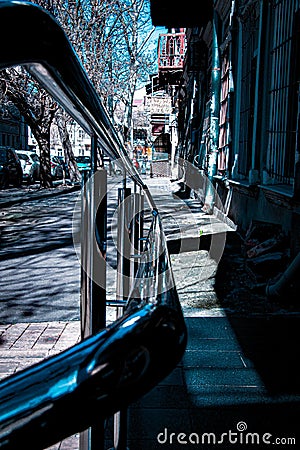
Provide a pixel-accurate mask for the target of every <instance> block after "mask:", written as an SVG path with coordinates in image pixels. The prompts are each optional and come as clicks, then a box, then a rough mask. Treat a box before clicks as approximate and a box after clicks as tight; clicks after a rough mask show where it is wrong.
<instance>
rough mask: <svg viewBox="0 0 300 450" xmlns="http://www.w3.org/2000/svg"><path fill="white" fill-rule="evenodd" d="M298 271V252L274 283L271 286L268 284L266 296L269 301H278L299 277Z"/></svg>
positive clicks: (299, 261)
mask: <svg viewBox="0 0 300 450" xmlns="http://www.w3.org/2000/svg"><path fill="white" fill-rule="evenodd" d="M299 271H300V252H299V253H298V255H297V256H296V257H295V259H294V260H293V261H292V262H291V264H290V265H289V267H288V268H287V269H286V271H285V272H284V273H283V274H282V275H281V277H280V278H279V280H278V281H276V283H274V284H271V283H270V282H269V283H268V285H267V287H266V295H267V297H269V298H270V299H274V300H276V299H277V300H278V299H279V298H280V297H282V295H283V294H284V292H285V291H286V289H287V288H288V287H289V286H290V285H291V284H292V282H293V281H295V280H296V279H297V277H299Z"/></svg>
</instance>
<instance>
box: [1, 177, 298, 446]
mask: <svg viewBox="0 0 300 450" xmlns="http://www.w3.org/2000/svg"><path fill="white" fill-rule="evenodd" d="M146 182H147V184H148V185H149V188H150V190H151V192H152V194H153V196H154V199H155V201H156V203H157V205H158V209H159V210H160V211H161V216H162V221H163V226H164V230H165V232H166V235H167V236H168V240H169V242H170V241H171V243H172V245H173V248H175V249H176V253H175V254H172V255H171V261H172V266H173V271H174V277H175V281H176V286H177V290H178V294H179V298H180V301H181V304H182V307H183V312H184V315H185V317H186V323H187V327H188V346H187V350H186V353H185V355H184V358H183V360H182V362H181V363H180V364H179V365H178V367H177V368H176V369H175V370H174V371H173V372H172V373H171V374H170V376H169V377H168V378H167V379H165V380H163V382H162V383H160V385H159V386H157V387H156V388H154V389H153V390H152V391H151V392H150V393H148V394H147V395H146V396H144V397H143V398H142V399H140V400H139V401H138V402H136V403H135V404H133V405H131V407H130V409H129V443H128V446H129V448H130V450H153V449H157V448H166V449H169V448H173V449H176V450H177V449H180V448H181V447H182V446H183V448H186V449H192V448H201V449H211V448H212V446H213V442H211V443H208V442H207V439H208V438H209V439H211V440H213V439H215V438H216V439H220V436H221V434H222V433H227V438H228V433H229V430H232V433H237V432H240V433H239V439H242V437H243V436H242V434H241V433H242V431H243V429H244V430H246V428H247V429H248V431H249V432H251V433H257V434H259V438H261V436H262V435H263V434H264V433H271V434H272V439H273V440H274V439H275V438H284V437H285V438H293V437H294V436H295V435H296V433H297V432H298V417H299V412H300V411H299V405H300V389H299V379H300V377H299V375H300V374H299V369H298V367H297V364H296V362H297V360H298V359H299V350H298V347H299V345H298V340H299V338H298V329H299V314H291V315H286V314H265V315H264V314H253V315H250V316H249V315H246V316H245V315H244V316H243V315H240V314H235V313H234V311H232V312H230V310H228V309H226V308H224V304H223V303H222V299H221V298H220V297H219V296H218V292H217V291H216V287H215V279H216V274H217V271H218V262H217V261H215V260H214V259H213V258H211V257H210V256H209V254H208V252H207V249H202V248H201V246H200V249H199V247H194V244H195V242H196V241H197V245H198V241H199V236H200V233H199V235H198V232H199V230H201V236H200V242H201V239H202V236H203V235H208V236H209V235H211V234H216V235H219V234H223V232H224V233H225V232H227V231H229V229H228V226H227V225H226V224H223V223H221V222H220V221H219V220H218V219H216V218H214V217H212V216H206V215H204V214H203V213H200V212H199V205H198V204H197V201H196V200H195V201H194V200H193V201H191V202H190V207H189V205H188V207H186V204H184V202H182V201H179V200H178V201H177V200H174V198H173V196H172V193H171V190H170V183H169V181H168V180H166V179H161V178H160V179H150V180H147V181H146ZM195 230H196V231H195ZM185 238H188V239H187V240H186V241H185ZM172 241H173V242H172ZM219 242H220V241H218V242H217V244H218V243H219ZM186 244H187V245H186ZM178 245H179V247H178ZM185 245H186V246H185ZM190 245H192V247H193V251H189V250H190ZM178 249H179V250H180V252H179V250H178ZM79 335H80V325H79V322H78V321H74V322H49V323H22V324H12V325H2V326H0V376H1V377H4V376H7V375H9V374H11V373H14V372H15V371H18V370H21V369H23V368H24V367H26V366H28V365H30V364H32V363H35V362H37V361H40V360H42V359H44V358H45V357H47V356H50V355H52V354H55V353H58V352H60V351H62V350H63V349H65V348H67V347H68V346H71V345H73V344H75V343H76V342H78V340H79ZM179 433H184V435H185V436H184V435H183V434H182V435H179ZM207 433H212V434H211V435H210V436H206V434H207ZM204 435H205V437H204V438H203V439H206V441H205V442H204V444H203V445H201V439H202V437H203V436H204ZM241 436H242V437H241ZM111 437H112V429H111V427H110V426H109V429H108V434H107V446H106V447H107V448H109V447H111V446H112V442H111ZM256 438H257V437H256ZM197 439H199V446H198V445H195V444H196V441H197ZM185 440H186V441H187V440H188V441H187V443H186V444H185V443H182V442H180V441H185ZM226 442H227V445H226ZM216 445H217V443H216ZM219 446H220V448H229V447H230V448H232V447H234V445H233V444H232V443H231V445H229V444H228V441H225V437H224V442H223V443H222V445H221V444H220V445H219ZM248 446H249V445H248ZM235 447H236V448H242V446H241V445H238V446H235ZM252 447H253V448H259V447H258V446H254V445H253V446H252ZM278 448H281V447H280V446H278ZM51 450H78V435H76V436H72V437H70V438H69V439H66V440H65V441H63V442H61V443H59V444H56V445H55V446H53V447H51Z"/></svg>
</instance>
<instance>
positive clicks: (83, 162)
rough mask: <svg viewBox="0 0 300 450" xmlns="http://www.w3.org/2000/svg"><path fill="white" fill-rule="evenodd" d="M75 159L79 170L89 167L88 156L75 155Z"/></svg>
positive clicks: (89, 160)
mask: <svg viewBox="0 0 300 450" xmlns="http://www.w3.org/2000/svg"><path fill="white" fill-rule="evenodd" d="M75 159H76V163H77V167H78V170H79V171H82V170H90V169H91V158H90V156H76V157H75Z"/></svg>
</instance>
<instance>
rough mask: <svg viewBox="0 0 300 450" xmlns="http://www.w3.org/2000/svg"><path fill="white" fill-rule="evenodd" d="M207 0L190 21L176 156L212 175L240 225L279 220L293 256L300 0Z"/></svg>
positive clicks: (299, 181)
mask: <svg viewBox="0 0 300 450" xmlns="http://www.w3.org/2000/svg"><path fill="white" fill-rule="evenodd" d="M153 3H157V2H155V0H154V1H153ZM202 3H203V5H202V8H203V17H200V18H199V25H197V23H195V19H193V21H192V23H191V26H189V22H188V20H187V21H186V23H187V28H186V36H187V52H186V57H185V61H184V67H183V75H182V78H181V83H180V85H179V87H178V90H177V94H176V95H177V96H178V99H179V112H178V136H179V144H178V148H177V153H178V155H179V156H181V157H182V158H183V159H185V160H188V161H189V162H190V163H192V164H193V165H194V166H195V167H196V168H197V169H198V170H199V171H201V173H203V174H205V175H207V177H208V178H209V179H210V181H212V182H213V184H214V185H215V187H216V190H217V193H218V196H219V198H220V199H221V203H222V205H223V208H221V209H223V214H224V215H226V216H227V217H228V218H230V219H232V220H233V221H234V222H235V223H236V224H237V225H238V227H239V228H240V229H241V230H242V231H243V232H246V230H247V229H248V228H249V226H250V225H251V223H252V222H253V221H258V222H259V221H261V222H267V223H270V224H271V223H272V224H277V225H280V227H281V228H282V230H283V232H284V233H285V234H286V235H287V236H288V237H289V239H290V243H291V254H292V255H293V254H296V253H298V251H299V250H300V238H299V235H300V233H299V231H300V215H299V213H300V209H299V206H300V198H299V194H300V163H299V151H300V150H299V142H300V134H299V132H300V131H299V130H300V119H299V118H300V94H299V83H300V1H299V0H217V1H207V2H202ZM190 13H191V14H193V11H192V9H191V10H190ZM199 16H201V11H200V12H199ZM175 19H176V18H175ZM175 19H174V20H175ZM166 20H167V18H166ZM176 20H180V18H177V19H176ZM174 23H175V22H174ZM181 23H182V22H181ZM181 26H185V23H182V25H181ZM201 195H202V200H203V203H204V205H205V204H206V202H207V199H206V197H205V195H206V191H205V189H204V190H202V192H201ZM213 206H218V205H217V203H216V202H215V204H214V205H213Z"/></svg>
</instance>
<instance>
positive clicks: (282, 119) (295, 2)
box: [266, 0, 300, 185]
mask: <svg viewBox="0 0 300 450" xmlns="http://www.w3.org/2000/svg"><path fill="white" fill-rule="evenodd" d="M299 8H300V0H280V1H279V0H276V1H275V0H273V1H272V2H271V6H270V13H271V20H270V31H271V32H272V35H271V40H270V48H269V52H270V60H271V66H270V67H271V80H270V81H271V83H270V90H269V93H268V94H269V100H270V103H269V104H270V110H269V114H270V120H269V129H268V152H267V161H266V164H267V170H268V173H269V175H270V176H271V177H272V178H273V179H274V181H275V182H278V183H283V184H287V185H288V184H292V182H293V177H294V165H295V150H296V128H297V115H298V90H299V75H300V74H299V63H300V57H299V51H300V46H299V25H300V21H299Z"/></svg>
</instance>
